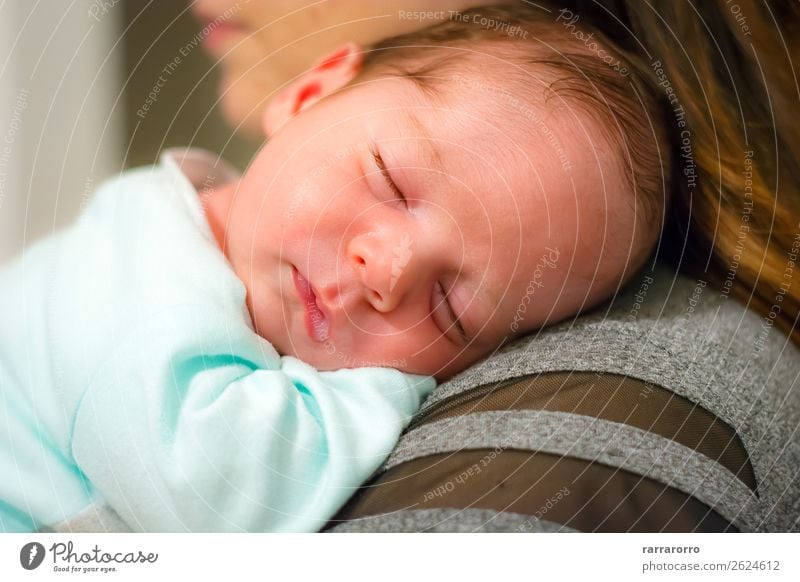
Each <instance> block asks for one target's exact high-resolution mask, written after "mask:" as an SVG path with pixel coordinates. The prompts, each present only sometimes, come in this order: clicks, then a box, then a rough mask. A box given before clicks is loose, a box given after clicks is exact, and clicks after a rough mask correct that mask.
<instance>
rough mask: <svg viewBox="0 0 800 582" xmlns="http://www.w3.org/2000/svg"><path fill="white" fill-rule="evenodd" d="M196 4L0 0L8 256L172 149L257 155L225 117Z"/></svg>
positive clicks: (238, 158) (181, 0)
mask: <svg viewBox="0 0 800 582" xmlns="http://www.w3.org/2000/svg"><path fill="white" fill-rule="evenodd" d="M189 4H190V2H189V0H169V1H167V0H161V1H154V0H74V1H70V2H67V1H61V0H5V2H0V262H2V261H5V260H7V259H9V258H10V257H12V256H14V255H16V254H18V253H19V252H20V250H21V249H23V248H24V247H25V246H28V245H30V244H31V243H32V242H35V241H36V240H37V239H39V238H41V237H42V236H45V235H47V234H48V233H51V232H53V231H54V230H57V229H59V228H62V227H63V226H65V225H67V224H69V223H71V222H72V221H74V219H75V217H76V216H77V214H78V213H79V211H80V209H81V207H82V206H85V204H86V203H87V202H88V201H89V200H90V199H91V197H92V195H93V193H94V191H95V189H96V188H97V186H98V185H99V184H100V183H101V182H102V181H103V180H105V179H107V178H109V177H110V176H113V175H114V174H117V173H118V172H120V171H122V170H124V169H126V168H130V167H134V166H139V165H143V164H152V163H155V162H157V160H158V156H159V153H160V152H161V150H163V149H164V148H167V147H171V146H179V145H191V146H194V147H204V148H207V149H211V150H214V151H217V152H220V153H222V154H223V155H224V156H225V157H226V158H228V159H229V160H230V161H232V162H233V163H234V165H237V166H239V167H240V168H243V167H244V166H245V165H246V164H247V162H248V161H249V159H250V157H251V156H252V154H253V153H254V152H255V151H256V148H257V146H258V145H259V144H253V143H248V142H245V141H243V140H242V139H241V138H239V137H238V136H234V135H232V132H231V129H230V128H229V127H228V126H227V125H226V124H225V123H224V121H223V120H222V117H221V115H220V113H219V111H218V109H217V106H216V105H215V103H216V101H217V93H216V91H217V74H216V70H215V68H214V63H213V62H212V61H211V60H210V59H208V57H207V56H206V55H205V54H204V53H203V51H202V49H201V48H200V47H199V44H198V43H197V42H196V35H197V34H198V33H199V31H200V30H201V28H202V27H201V26H200V24H199V23H198V22H196V21H195V20H194V19H193V17H192V16H191V14H190V13H189V11H188V6H189ZM193 39H195V41H194V42H192V41H193ZM187 45H192V47H193V48H192V49H191V50H190V51H189V52H188V53H187V52H186V50H185V47H186V46H187ZM182 48H183V49H184V51H183V52H179V51H181V49H182ZM179 54H180V55H181V59H180V64H179V66H177V67H175V68H173V69H171V70H170V73H169V75H166V76H165V77H166V82H165V83H162V85H163V86H162V87H160V88H159V93H158V98H157V100H156V101H154V102H152V103H151V104H150V107H149V109H148V111H147V114H146V115H145V116H141V115H140V114H139V115H137V111H140V110H141V108H142V105H143V104H144V102H145V100H147V98H148V95H149V94H150V92H151V91H152V90H153V87H154V85H155V84H156V82H157V81H158V79H159V76H160V75H164V73H163V69H164V67H165V66H166V65H168V64H169V63H171V62H173V61H174V59H175V57H176V55H179Z"/></svg>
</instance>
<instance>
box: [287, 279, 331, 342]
mask: <svg viewBox="0 0 800 582" xmlns="http://www.w3.org/2000/svg"><path fill="white" fill-rule="evenodd" d="M292 279H293V280H294V286H295V289H297V295H298V296H299V297H300V301H301V302H302V304H303V308H304V309H303V311H304V322H305V326H306V331H307V332H308V335H309V336H310V337H311V339H313V340H314V341H315V342H324V341H326V340H327V339H328V337H329V336H330V317H329V315H328V314H329V311H328V310H327V309H326V308H325V306H324V305H323V304H322V301H321V300H320V298H319V296H318V295H317V294H316V293H315V292H314V287H313V286H312V285H311V283H310V282H309V281H308V280H307V279H306V278H305V277H303V275H302V274H301V273H300V271H298V270H297V268H296V267H295V266H294V265H292Z"/></svg>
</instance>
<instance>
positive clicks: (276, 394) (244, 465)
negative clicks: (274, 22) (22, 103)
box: [0, 150, 435, 531]
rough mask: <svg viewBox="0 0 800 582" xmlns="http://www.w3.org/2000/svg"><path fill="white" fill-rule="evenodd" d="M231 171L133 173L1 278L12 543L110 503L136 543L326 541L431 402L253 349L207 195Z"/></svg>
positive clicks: (189, 156) (1, 477) (403, 387)
mask: <svg viewBox="0 0 800 582" xmlns="http://www.w3.org/2000/svg"><path fill="white" fill-rule="evenodd" d="M217 162H218V160H217V159H216V157H214V156H212V155H211V154H208V153H205V152H201V151H198V150H180V151H175V150H172V151H169V152H167V153H165V154H164V156H162V158H161V163H160V164H158V165H156V166H153V167H149V168H144V169H138V170H133V171H128V172H125V173H123V174H122V175H121V176H120V177H118V178H116V179H114V180H112V181H110V182H108V183H106V184H105V185H103V186H102V188H100V189H99V191H98V192H97V194H96V196H95V198H94V199H93V200H92V202H91V203H90V204H89V205H88V207H87V208H86V209H85V211H84V213H83V214H82V216H81V218H80V219H79V220H78V222H77V223H76V224H75V225H73V226H72V227H71V228H69V229H67V230H64V231H62V232H59V233H57V234H55V235H53V236H51V237H49V238H48V239H46V240H45V241H43V242H41V243H39V244H37V245H35V246H33V247H32V248H31V249H30V250H29V251H27V252H26V253H25V254H24V255H23V256H22V257H20V258H18V259H17V260H15V261H14V262H13V263H11V264H10V265H8V266H6V267H4V268H2V269H0V531H32V530H37V529H41V528H47V527H52V526H54V525H56V524H59V523H62V522H65V521H67V520H69V519H71V518H73V517H74V516H75V515H77V514H79V513H80V512H82V511H84V510H85V509H86V508H88V507H91V506H92V505H94V504H98V503H101V504H104V505H105V504H107V505H108V506H110V507H111V508H112V509H113V510H115V511H116V512H117V513H118V514H119V516H121V518H122V519H123V520H124V521H125V522H126V523H127V524H128V525H129V526H130V527H131V528H132V529H134V530H137V531H314V530H317V529H319V528H320V527H321V526H322V525H324V524H325V523H326V521H327V520H328V519H329V518H330V517H331V516H332V515H333V514H334V513H335V512H336V511H337V510H338V509H339V507H340V506H341V505H342V504H343V503H344V502H345V501H346V500H347V499H348V497H349V496H350V495H351V494H352V493H353V492H354V490H355V488H356V487H357V486H358V485H359V484H361V483H362V482H363V481H365V480H366V479H367V478H368V477H369V476H370V474H371V473H372V472H373V471H374V470H375V469H376V468H377V467H378V466H379V465H380V463H381V462H382V461H383V460H384V459H385V457H386V456H387V455H388V454H389V452H390V451H391V449H392V448H393V446H394V444H395V442H396V440H397V438H398V436H399V434H400V432H401V430H402V429H403V427H404V426H405V425H406V424H407V422H408V420H409V419H410V416H411V415H412V414H413V413H414V412H415V411H416V410H417V408H418V406H419V405H420V403H421V401H422V400H423V399H424V397H425V396H426V395H427V394H428V393H430V391H431V390H432V389H433V388H434V385H435V382H434V380H433V379H432V378H430V377H426V376H416V375H410V374H404V373H401V372H399V371H397V370H393V369H388V368H359V369H343V370H338V371H334V372H319V371H317V370H315V369H314V368H313V367H311V366H309V365H308V364H305V363H303V362H302V361H300V360H297V359H296V358H293V357H289V356H284V357H281V356H280V355H279V354H278V353H277V352H276V351H275V349H274V348H273V347H272V345H271V344H270V343H269V342H267V341H266V340H265V339H263V338H261V337H260V336H258V335H257V334H255V332H254V331H253V328H252V323H251V320H250V317H249V314H248V312H247V309H246V306H245V288H244V285H243V284H242V283H241V281H240V280H239V279H238V278H237V277H236V276H235V274H234V273H233V271H232V270H231V268H230V265H229V263H228V262H227V261H226V259H225V257H224V255H223V254H222V253H221V252H220V250H219V248H218V246H217V244H216V242H215V241H214V238H213V236H212V234H211V231H210V229H209V226H208V223H207V221H206V219H205V215H204V212H203V210H202V207H201V203H200V198H199V196H198V189H199V188H202V186H203V184H205V185H208V184H209V183H211V182H213V181H214V180H220V176H221V175H222V174H224V173H225V172H230V171H229V170H225V169H224V167H223V166H222V165H220V164H219V163H217ZM215 166H216V169H214V167H215ZM220 168H222V169H220Z"/></svg>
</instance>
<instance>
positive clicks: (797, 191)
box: [567, 0, 800, 345]
mask: <svg viewBox="0 0 800 582" xmlns="http://www.w3.org/2000/svg"><path fill="white" fill-rule="evenodd" d="M567 4H570V3H569V2H567ZM574 10H575V12H576V13H577V14H583V15H585V16H586V17H587V18H589V19H590V20H592V21H593V23H594V25H595V26H597V27H599V28H600V29H601V30H603V31H604V32H605V34H606V35H607V36H608V37H609V38H610V39H612V41H614V42H616V43H617V44H618V45H619V46H620V48H621V50H623V51H625V52H626V53H627V54H629V55H638V56H639V62H640V63H641V64H640V66H642V67H644V66H647V67H648V68H649V69H650V70H649V74H650V75H651V77H652V79H653V81H654V82H656V83H659V84H660V85H661V88H662V89H663V90H664V98H665V103H664V105H665V107H666V108H669V110H670V112H669V113H670V114H671V116H672V123H670V125H672V127H670V128H669V129H670V131H671V134H672V140H673V144H672V145H673V152H674V157H673V162H674V170H675V171H674V173H673V178H674V179H673V192H672V202H671V209H670V213H669V222H668V225H667V230H666V234H665V237H664V239H663V243H664V245H663V246H662V249H663V250H665V251H666V253H667V254H668V256H669V259H670V260H671V261H672V262H673V263H674V265H675V266H677V267H678V269H679V270H682V271H685V272H687V273H690V274H692V275H693V276H696V277H700V278H704V279H708V280H709V281H711V282H712V283H713V284H715V286H716V287H717V288H718V289H719V290H720V291H721V292H722V293H723V294H725V295H728V296H730V297H732V298H733V297H735V298H737V299H739V300H740V301H742V302H743V303H744V304H745V305H747V306H748V307H749V308H750V309H752V310H753V311H755V312H757V313H759V314H760V315H762V316H763V317H764V318H765V325H766V326H772V325H775V326H776V327H779V328H780V329H782V330H783V331H784V332H785V333H787V334H789V336H790V337H791V339H792V341H793V342H794V343H795V344H798V345H800V327H799V326H798V313H800V122H799V121H798V118H800V89H799V88H798V76H800V75H798V71H796V70H795V68H794V65H795V62H794V61H800V51H799V49H800V4H798V3H797V2H794V1H792V2H775V3H770V4H767V3H766V2H764V3H761V2H756V1H754V0H716V1H708V2H705V1H704V2H697V1H689V0H681V1H676V2H655V3H654V2H640V1H634V0H631V1H628V2H625V1H622V0H597V1H594V0H583V1H580V0H579V1H577V2H575V3H574ZM667 87H671V88H672V89H673V90H674V92H675V96H674V97H673V98H672V101H671V102H670V101H669V100H668V99H667V93H666V91H667ZM678 107H681V108H682V112H683V113H684V114H685V119H684V121H685V127H683V128H680V127H678V125H677V121H678V118H679V116H680V113H681V112H680V111H679V110H678V109H677V108H678ZM669 118H670V115H668V116H667V119H668V120H669Z"/></svg>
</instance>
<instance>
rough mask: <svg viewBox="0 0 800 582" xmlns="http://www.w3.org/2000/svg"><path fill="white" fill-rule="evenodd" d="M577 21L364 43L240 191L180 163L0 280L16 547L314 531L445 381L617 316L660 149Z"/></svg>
mask: <svg viewBox="0 0 800 582" xmlns="http://www.w3.org/2000/svg"><path fill="white" fill-rule="evenodd" d="M486 19H489V20H491V21H494V22H504V23H507V24H508V27H495V26H489V25H487V24H486ZM561 19H562V15H559V14H557V13H552V14H550V13H545V12H543V11H541V10H539V9H534V8H528V7H524V6H516V5H515V6H510V7H502V6H501V7H493V8H478V9H474V10H471V11H468V12H464V13H462V14H460V15H458V16H457V17H454V18H453V19H451V20H450V21H447V22H443V23H439V24H436V25H433V26H431V27H429V28H427V29H424V30H421V31H419V32H415V33H412V34H409V35H405V36H401V37H395V38H392V39H389V40H387V41H384V42H383V43H381V44H379V45H377V46H374V47H371V48H370V50H362V49H361V48H360V47H358V46H356V45H353V44H348V45H346V46H344V47H342V48H341V49H340V50H338V51H336V52H335V53H334V54H332V55H329V56H328V57H327V58H325V59H322V60H321V61H320V62H319V63H318V64H317V65H316V66H315V67H313V68H312V69H310V70H308V71H307V72H306V73H305V74H303V75H302V76H300V77H298V78H297V79H295V80H294V81H293V82H292V83H291V84H290V85H288V86H286V87H284V88H283V90H282V91H281V93H280V94H279V95H277V96H276V97H275V98H274V99H272V101H271V102H270V104H269V105H268V107H267V110H266V113H265V115H264V124H265V129H266V131H267V132H268V134H269V136H270V139H269V140H268V141H267V142H266V144H265V145H264V146H263V148H262V149H261V150H260V151H259V152H258V154H257V155H256V156H255V157H254V159H253V160H252V162H251V164H250V165H249V167H248V168H247V170H246V172H245V173H244V175H242V176H238V175H237V174H236V173H235V172H234V171H233V170H232V169H230V167H228V166H227V165H226V164H225V162H224V161H222V160H221V159H219V158H218V157H215V156H213V155H211V154H210V153H208V152H201V151H197V150H181V151H178V150H170V151H167V152H166V153H165V154H164V155H163V156H162V158H161V162H160V164H158V165H156V166H154V167H148V168H143V169H137V170H132V171H127V172H124V173H123V174H122V175H121V176H119V177H117V178H115V179H113V180H111V181H110V182H108V183H106V184H105V185H103V186H102V187H101V188H100V189H99V191H98V192H97V193H96V196H95V197H94V199H93V200H92V202H91V203H90V204H89V206H88V207H87V208H86V209H85V211H84V213H83V214H82V216H81V217H80V219H79V220H78V222H77V223H76V224H75V225H73V226H72V227H71V228H69V229H67V230H64V231H62V232H59V233H56V234H55V235H53V236H51V237H50V238H48V239H47V240H44V241H42V242H40V243H39V244H37V245H35V246H33V247H32V248H30V249H29V250H28V251H26V253H25V254H24V255H23V256H22V257H20V258H18V259H16V261H15V262H13V263H11V264H10V265H8V266H6V267H5V268H3V269H2V270H0V322H2V323H0V396H2V398H0V419H2V420H1V421H0V422H2V424H1V425H0V426H2V429H0V475H2V476H3V478H2V480H0V531H34V530H41V529H70V528H71V527H73V526H74V525H75V524H78V523H81V522H84V523H92V519H95V520H96V522H99V521H101V516H102V515H109V514H113V515H115V516H117V517H118V519H119V520H120V522H121V523H122V524H124V526H125V527H126V528H130V529H133V530H136V531H315V530H318V529H319V528H320V527H322V526H323V525H324V524H325V522H326V521H327V520H328V519H329V518H330V517H331V516H332V515H333V514H334V513H335V512H336V511H337V510H338V509H339V508H340V507H341V505H342V504H344V502H345V501H346V500H347V499H348V497H349V496H350V495H351V494H352V493H353V491H354V490H355V489H356V488H357V487H358V486H359V485H360V484H361V483H363V482H364V481H365V480H366V479H367V478H368V477H369V476H370V475H371V474H372V473H373V472H374V471H375V470H376V469H377V468H378V467H379V466H380V464H381V462H382V461H383V460H384V459H385V458H386V456H387V455H388V454H389V452H390V451H391V449H392V448H393V446H394V444H395V443H396V441H397V439H398V437H399V434H400V432H401V431H402V429H403V428H404V426H405V425H406V424H407V422H408V421H409V419H410V417H411V415H413V414H414V412H415V411H416V410H417V408H418V407H419V405H420V403H421V402H422V400H423V399H424V398H425V396H426V395H427V394H429V393H430V391H431V390H432V389H433V388H434V386H435V385H436V382H437V381H443V380H446V379H448V378H450V377H452V376H453V375H455V374H457V373H458V372H460V371H462V370H464V369H465V368H466V367H468V366H470V365H471V364H473V363H475V362H477V361H479V360H480V359H482V358H485V357H487V356H489V355H491V354H492V353H493V352H494V351H496V350H497V349H498V348H499V347H500V346H502V345H503V344H504V343H506V342H508V341H510V340H512V339H514V338H515V337H518V336H520V335H522V334H523V333H525V332H529V331H531V330H535V329H538V328H540V327H542V326H544V325H548V324H551V323H554V322H557V321H559V320H563V319H565V318H567V317H571V316H574V315H576V314H577V313H579V312H581V311H583V310H585V309H587V308H590V307H592V306H594V305H597V304H598V303H600V302H602V301H604V300H607V299H608V298H609V297H611V296H612V295H613V294H614V293H615V292H616V291H617V290H618V289H619V288H620V286H621V285H622V284H623V283H624V281H625V280H626V279H627V278H628V277H629V276H630V275H632V274H633V273H634V272H635V271H636V269H638V267H640V266H641V265H642V264H643V262H644V261H645V260H646V258H647V256H648V254H649V253H650V252H651V250H652V248H653V245H654V243H655V241H656V240H657V238H658V234H659V231H660V224H661V220H662V217H663V204H664V202H663V199H662V198H661V195H662V194H661V193H662V191H661V180H662V167H663V165H664V164H662V160H661V159H660V158H659V153H658V151H659V150H658V145H657V144H658V142H659V141H663V133H662V131H661V129H660V123H659V121H658V120H655V119H653V112H654V111H656V109H657V106H656V101H655V98H654V97H653V95H654V94H653V92H652V91H651V90H650V89H649V86H648V85H647V84H646V83H645V82H644V81H643V80H641V79H640V78H639V77H638V76H637V74H636V73H635V72H629V71H624V73H625V74H622V72H621V71H620V69H619V67H616V68H615V67H611V66H609V65H608V64H607V63H606V61H605V60H604V59H603V58H602V56H601V55H600V54H599V53H598V48H597V47H601V50H604V51H606V53H607V54H610V52H609V51H610V49H607V48H602V47H603V45H602V44H601V40H600V37H599V36H597V35H596V36H595V40H593V41H592V43H591V45H590V44H587V43H585V42H582V41H581V40H579V38H578V37H577V36H576V35H575V34H574V31H573V30H572V29H574V28H575V23H574V21H573V22H572V23H571V25H570V26H571V27H572V28H569V29H568V28H565V25H564V22H561ZM511 26H516V27H518V28H516V29H514V30H517V31H525V34H524V35H522V34H517V33H515V34H514V35H509V34H508V33H507V32H508V30H510V28H509V27H511ZM587 31H588V32H591V30H589V29H587ZM622 58H623V57H622V56H621V55H616V56H615V61H616V59H622ZM616 62H617V63H619V61H616ZM622 62H624V61H622ZM634 88H635V89H636V91H634Z"/></svg>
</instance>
